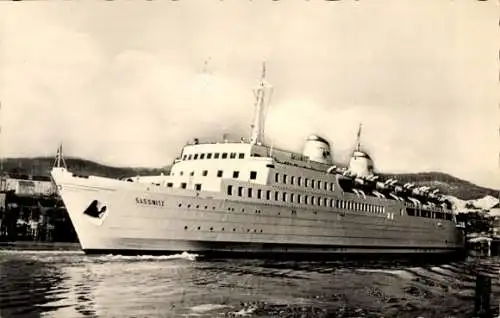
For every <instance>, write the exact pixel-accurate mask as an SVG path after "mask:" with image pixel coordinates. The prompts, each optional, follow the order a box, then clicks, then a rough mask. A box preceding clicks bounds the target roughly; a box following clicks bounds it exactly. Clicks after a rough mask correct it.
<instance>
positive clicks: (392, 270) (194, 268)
mask: <svg viewBox="0 0 500 318" xmlns="http://www.w3.org/2000/svg"><path fill="white" fill-rule="evenodd" d="M477 262H478V261H477V260H468V261H464V262H452V263H448V264H441V265H428V266H412V265H411V264H406V265H395V264H391V263H387V264H382V263H370V264H369V263H366V262H357V263H352V262H350V263H346V262H340V261H338V262H323V263H320V262H297V261H269V260H267V261H266V260H229V259H228V260H211V261H208V260H198V259H196V258H195V257H194V255H190V254H182V255H174V256H163V257H139V256H138V257H121V256H112V255H108V256H86V255H84V254H83V253H81V252H79V251H58V252H56V251H36V252H35V251H31V252H30V251H6V250H4V251H1V250H0V317H2V318H4V317H38V316H40V317H235V316H240V317H244V316H247V317H425V318H427V317H439V318H445V317H472V312H473V309H474V286H475V280H474V273H475V271H476V269H477V268H478V266H477ZM480 262H481V266H480V268H481V270H482V271H484V272H489V273H493V274H495V275H496V274H497V273H498V270H499V269H500V259H498V258H490V259H483V260H481V261H480ZM496 277H498V275H497V276H496ZM499 287H500V286H499V283H498V279H497V278H495V279H493V288H492V291H493V293H492V306H493V307H498V305H495V304H498V301H499V300H500V298H499V296H500V288H499ZM495 309H496V308H495Z"/></svg>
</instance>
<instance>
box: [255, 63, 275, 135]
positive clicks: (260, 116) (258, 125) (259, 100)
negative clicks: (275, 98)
mask: <svg viewBox="0 0 500 318" xmlns="http://www.w3.org/2000/svg"><path fill="white" fill-rule="evenodd" d="M265 77H266V63H265V62H263V63H262V75H261V79H260V82H259V86H258V87H257V88H256V89H255V90H254V94H255V99H256V101H255V117H254V121H253V124H252V125H251V128H252V134H251V136H250V143H251V144H253V145H254V144H258V145H260V144H262V141H263V139H264V112H263V111H264V106H265V105H264V103H265V97H266V89H267V88H269V90H270V91H271V92H272V87H271V85H270V84H269V83H268V82H267V81H266V80H265ZM268 99H269V98H268Z"/></svg>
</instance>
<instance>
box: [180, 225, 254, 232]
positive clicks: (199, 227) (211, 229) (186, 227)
mask: <svg viewBox="0 0 500 318" xmlns="http://www.w3.org/2000/svg"><path fill="white" fill-rule="evenodd" d="M196 229H197V230H201V226H198V227H197V228H196ZM184 230H188V226H187V225H186V226H184ZM213 230H214V228H213V227H210V231H213ZM224 230H225V229H224V228H221V231H222V232H224ZM251 231H252V230H251V229H247V233H250V232H251ZM233 232H236V228H233ZM253 233H257V229H253ZM259 233H262V230H260V232H259Z"/></svg>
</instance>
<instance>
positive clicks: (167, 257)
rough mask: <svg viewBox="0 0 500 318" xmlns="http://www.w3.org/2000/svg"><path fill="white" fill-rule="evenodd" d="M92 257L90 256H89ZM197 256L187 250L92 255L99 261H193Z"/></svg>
mask: <svg viewBox="0 0 500 318" xmlns="http://www.w3.org/2000/svg"><path fill="white" fill-rule="evenodd" d="M91 257H92V256H91ZM197 257H198V254H191V253H188V252H182V253H180V254H173V255H134V256H128V255H114V254H108V255H102V256H97V257H95V258H94V257H92V258H94V259H95V260H97V261H100V262H107V261H138V262H140V261H164V260H188V261H195V260H196V258H197Z"/></svg>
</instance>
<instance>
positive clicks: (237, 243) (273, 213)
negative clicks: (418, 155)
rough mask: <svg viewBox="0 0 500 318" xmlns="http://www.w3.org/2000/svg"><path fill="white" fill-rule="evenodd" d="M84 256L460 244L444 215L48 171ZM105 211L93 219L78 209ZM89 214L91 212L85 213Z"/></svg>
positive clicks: (386, 250) (432, 250) (429, 249)
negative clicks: (234, 195)
mask: <svg viewBox="0 0 500 318" xmlns="http://www.w3.org/2000/svg"><path fill="white" fill-rule="evenodd" d="M52 176H53V179H54V181H55V182H56V184H57V187H58V191H59V194H60V195H61V197H62V199H63V201H64V204H65V205H66V208H67V211H68V214H69V216H70V218H71V222H72V224H73V226H74V228H75V230H76V233H77V235H78V239H79V241H80V244H81V247H82V249H83V250H84V251H85V252H87V253H119V254H164V253H177V252H183V251H187V252H193V253H198V254H206V253H239V254H248V255H254V254H271V255H278V254H286V255H288V254H302V255H310V254H321V255H324V256H328V255H335V254H382V253H383V254H422V253H424V254H449V253H455V252H460V251H461V250H462V249H463V243H462V238H461V235H460V234H461V233H460V231H459V229H458V228H456V225H455V223H453V222H452V221H447V220H437V219H426V218H418V217H408V216H399V215H395V216H394V215H393V216H392V217H391V218H388V217H386V215H373V213H370V212H360V211H356V212H345V211H342V210H339V209H335V208H327V207H318V208H315V207H314V208H312V209H311V208H300V207H298V208H297V207H294V206H289V207H288V206H279V205H271V204H266V203H261V202H253V201H252V200H248V201H236V200H230V199H228V198H227V197H226V196H224V195H223V194H220V193H217V192H196V191H192V190H185V189H175V188H165V187H159V186H158V187H157V186H153V185H148V184H141V183H132V182H123V181H120V180H114V179H108V178H98V177H89V178H81V177H74V176H73V175H72V174H71V173H70V172H68V171H67V170H65V169H62V168H56V169H54V171H53V172H52ZM93 202H98V203H99V204H98V205H97V206H95V208H94V207H90V209H91V210H92V209H94V210H95V211H94V212H96V213H97V212H98V211H97V210H99V209H102V208H103V207H104V206H105V210H101V211H103V213H102V215H100V216H96V215H94V216H90V215H88V214H86V213H84V211H86V210H88V209H89V206H91V204H92V203H93ZM91 212H92V211H91Z"/></svg>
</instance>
